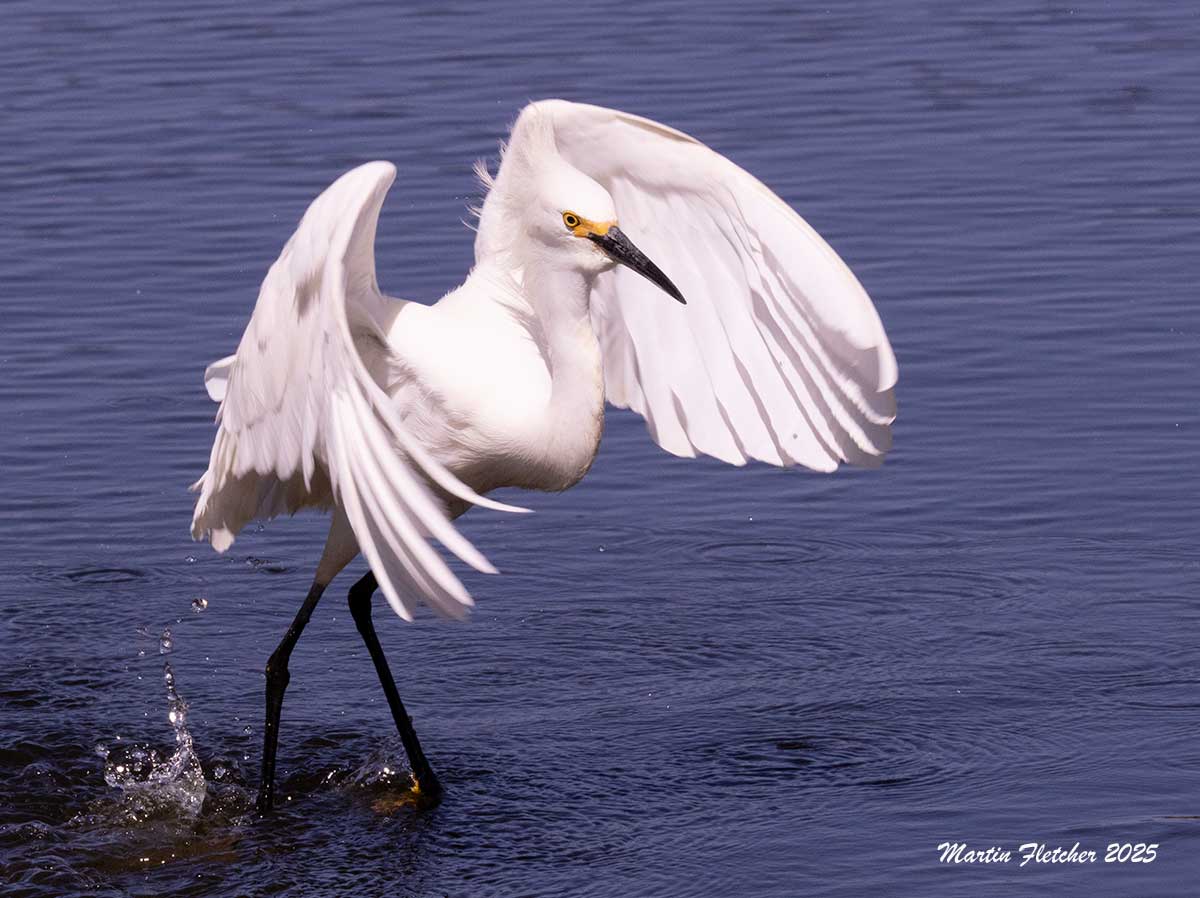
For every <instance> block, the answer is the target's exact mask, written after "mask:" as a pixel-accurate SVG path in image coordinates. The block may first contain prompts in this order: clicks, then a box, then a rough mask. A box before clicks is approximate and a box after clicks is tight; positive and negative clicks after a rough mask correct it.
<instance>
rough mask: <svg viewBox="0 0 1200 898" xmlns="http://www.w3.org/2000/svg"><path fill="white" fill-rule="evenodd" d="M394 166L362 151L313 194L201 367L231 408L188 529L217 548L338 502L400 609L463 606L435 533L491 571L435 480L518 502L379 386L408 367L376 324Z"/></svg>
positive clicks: (224, 410)
mask: <svg viewBox="0 0 1200 898" xmlns="http://www.w3.org/2000/svg"><path fill="white" fill-rule="evenodd" d="M394 178H395V168H394V167H393V166H392V165H391V164H389V163H384V162H373V163H368V164H367V165H363V166H360V167H359V168H356V169H354V170H353V171H350V172H348V173H347V174H345V175H343V176H342V177H341V178H339V179H338V180H337V181H336V182H335V183H334V184H333V185H332V186H330V187H329V188H328V189H327V190H326V191H325V192H324V193H322V194H321V195H320V196H319V197H317V199H316V200H315V201H314V202H313V203H312V205H311V206H310V207H309V209H308V211H307V212H306V213H305V215H304V217H303V219H302V220H301V222H300V224H299V226H298V227H297V229H296V232H295V233H294V234H293V235H292V238H291V239H290V240H289V241H288V243H287V245H286V246H285V247H284V249H283V252H282V253H281V254H280V256H279V259H278V260H277V261H276V262H275V264H274V265H272V266H271V269H270V271H269V272H268V274H267V276H266V278H265V280H264V281H263V285H262V289H261V290H260V292H259V297H258V302H257V303H256V305H255V309H254V313H253V315H252V316H251V318H250V322H249V324H248V325H247V327H246V331H245V333H244V334H243V336H242V340H241V342H240V344H239V346H238V351H237V353H236V354H235V355H234V356H231V357H230V358H227V359H222V360H221V361H220V362H216V363H214V364H213V365H211V366H209V369H208V371H207V372H206V373H205V383H206V387H207V389H208V391H209V395H210V396H212V397H213V398H214V399H218V400H219V401H220V402H221V406H220V409H219V411H218V413H217V421H218V424H219V427H218V430H217V435H216V437H215V439H214V442H213V449H212V453H211V455H210V458H209V466H208V470H207V471H206V472H205V473H204V475H203V476H202V477H201V478H200V480H199V481H197V483H196V484H194V488H195V489H197V490H199V492H200V497H199V499H198V500H197V502H196V510H195V514H194V517H193V520H192V534H193V536H194V537H195V538H196V539H205V538H207V539H210V540H211V541H212V543H213V546H214V547H215V548H217V549H218V550H220V551H223V550H224V549H226V548H228V546H229V545H230V544H231V543H232V542H233V538H234V536H235V535H236V533H237V532H238V531H239V530H240V529H241V527H242V526H244V525H245V524H246V523H247V521H249V520H251V519H253V518H255V517H269V516H272V515H274V514H278V513H280V512H282V511H295V510H297V508H299V507H304V506H309V505H316V506H325V507H328V506H332V505H340V506H341V507H342V508H344V510H345V512H346V517H347V519H348V520H349V521H350V525H351V527H352V529H353V531H354V535H355V538H356V540H357V542H358V545H359V549H360V550H361V551H362V553H363V555H364V556H365V557H366V559H367V562H368V563H369V564H370V566H371V569H372V571H374V573H375V576H376V579H377V580H378V581H379V585H380V588H381V589H382V591H383V593H384V595H385V596H386V597H387V599H388V602H389V603H390V604H391V606H392V608H393V609H394V610H395V611H396V613H397V614H399V615H400V616H401V617H404V618H406V619H411V618H412V614H413V611H414V608H415V603H416V600H417V599H420V600H423V601H425V602H426V603H427V604H429V605H430V606H432V607H433V608H434V609H435V610H436V611H438V612H440V613H442V614H445V615H449V616H454V617H461V616H462V615H463V614H465V613H466V610H467V609H468V608H469V607H471V605H472V604H473V602H472V600H471V597H470V595H469V594H468V593H467V591H466V589H465V588H464V587H463V585H462V583H461V582H460V581H459V579H458V577H457V576H455V574H454V572H453V571H451V570H450V568H449V566H448V565H447V564H446V562H445V561H444V560H443V559H442V557H441V556H440V554H439V553H438V552H437V551H436V550H435V549H434V548H433V546H432V545H430V543H429V541H428V537H430V536H432V537H435V538H437V539H438V540H439V541H441V542H442V544H443V545H445V546H446V547H447V548H448V549H449V550H450V551H451V552H453V553H454V554H455V555H457V556H458V557H459V558H461V559H462V560H463V561H465V562H466V563H468V564H470V565H471V566H472V567H474V568H476V569H477V570H480V571H484V572H486V573H495V568H494V567H493V566H492V565H491V564H490V563H489V562H488V561H487V559H486V558H484V556H483V555H482V554H481V553H480V552H479V551H478V549H476V548H475V547H474V546H473V545H471V543H470V542H469V541H467V540H466V539H465V538H464V537H463V536H462V535H461V534H460V533H459V532H458V531H457V530H456V529H455V528H454V526H453V525H452V524H451V523H450V521H449V519H448V518H447V515H446V512H445V509H444V507H443V506H442V504H441V502H440V501H439V500H437V499H436V498H435V497H434V496H433V494H432V492H431V491H430V489H429V487H428V486H427V483H428V482H432V483H436V484H437V485H438V486H440V487H441V488H442V489H444V490H446V491H447V492H448V493H450V494H451V495H454V496H458V497H459V498H462V499H464V500H466V501H468V502H472V503H474V504H478V505H486V506H488V507H491V508H496V509H500V510H513V511H517V510H521V509H516V508H514V507H512V506H507V505H504V504H503V503H499V502H495V501H492V500H490V499H484V498H483V497H481V496H479V495H477V494H476V493H475V492H474V491H473V490H471V489H470V488H469V487H467V486H466V485H465V484H463V483H462V482H461V481H459V480H458V479H457V478H456V477H455V476H454V475H453V474H451V473H450V472H449V471H448V470H446V468H445V467H443V466H442V465H441V464H440V463H439V462H437V461H436V460H435V459H434V458H433V457H432V456H431V455H430V454H429V453H428V452H427V451H425V449H424V448H423V447H422V446H421V445H420V444H419V443H418V442H417V440H416V439H415V438H414V437H413V435H412V434H411V433H410V432H409V431H408V429H407V428H406V427H405V426H404V423H403V421H402V420H401V417H400V415H399V413H398V412H397V410H396V409H395V408H394V407H393V405H392V401H391V398H390V396H389V395H388V393H387V392H386V391H385V390H384V389H383V387H381V385H380V384H381V383H384V384H387V383H389V382H391V381H392V380H393V379H394V378H395V376H396V371H397V370H400V371H403V370H404V365H403V360H402V359H397V358H395V357H394V356H393V355H392V354H391V352H390V350H389V349H388V347H387V343H386V341H385V339H384V336H383V334H382V332H381V331H380V329H379V326H378V324H377V322H378V321H379V320H380V316H381V314H382V313H383V312H384V311H386V308H387V304H388V303H389V302H390V300H387V299H386V298H385V297H383V295H382V294H381V293H380V292H379V289H378V286H377V284H376V280H375V260H374V242H375V228H376V223H377V221H378V216H379V210H380V207H381V206H382V204H383V199H384V196H385V195H386V193H387V190H388V188H389V187H390V186H391V184H392V181H393V180H394ZM364 346H368V347H370V350H371V351H370V353H369V354H370V356H371V362H370V364H368V362H367V361H366V359H365V357H364V354H363V350H362V347H364ZM379 368H382V369H384V370H375V369H379Z"/></svg>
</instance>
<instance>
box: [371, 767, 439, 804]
mask: <svg viewBox="0 0 1200 898" xmlns="http://www.w3.org/2000/svg"><path fill="white" fill-rule="evenodd" d="M441 801H442V784H441V783H439V782H438V778H437V777H436V776H434V775H433V773H432V771H431V772H429V773H427V774H426V775H425V776H424V777H417V776H416V775H415V774H414V775H412V785H411V786H410V787H409V788H407V789H405V790H404V791H403V792H401V793H400V794H399V795H386V796H384V797H382V798H377V799H375V801H373V802H371V810H373V811H374V812H375V813H376V814H394V813H395V812H396V811H399V810H400V809H401V808H412V809H413V810H417V811H431V810H433V809H434V808H436V807H437V806H438V805H439V804H441Z"/></svg>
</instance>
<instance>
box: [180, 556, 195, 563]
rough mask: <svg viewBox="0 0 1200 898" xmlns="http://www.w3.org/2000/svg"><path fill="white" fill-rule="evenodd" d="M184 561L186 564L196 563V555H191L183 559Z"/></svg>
mask: <svg viewBox="0 0 1200 898" xmlns="http://www.w3.org/2000/svg"><path fill="white" fill-rule="evenodd" d="M183 563H184V564H195V563H196V556H195V555H189V556H188V557H187V558H185V559H183Z"/></svg>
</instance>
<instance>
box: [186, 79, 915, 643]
mask: <svg viewBox="0 0 1200 898" xmlns="http://www.w3.org/2000/svg"><path fill="white" fill-rule="evenodd" d="M394 177H395V169H394V168H393V167H392V166H391V165H390V164H388V163H384V162H372V163H368V164H367V165H363V166H361V167H359V168H357V169H354V170H353V171H351V172H349V173H347V174H346V175H343V176H342V177H341V178H339V179H338V180H337V181H336V182H335V183H334V184H333V185H332V186H330V187H329V188H328V189H327V190H326V191H325V192H324V193H323V194H321V196H319V197H318V198H317V199H316V200H315V201H314V202H313V204H312V206H310V207H309V209H308V211H307V213H306V214H305V215H304V218H303V219H302V220H301V222H300V224H299V226H298V228H297V230H296V232H295V234H294V235H293V236H292V238H291V240H290V241H289V242H288V244H287V246H285V247H284V250H283V252H282V254H281V255H280V257H279V259H278V260H277V261H276V262H275V264H274V265H273V266H272V267H271V269H270V271H269V272H268V274H267V277H266V279H265V280H264V282H263V285H262V289H261V292H260V294H259V298H258V303H257V305H256V306H255V309H254V314H253V316H252V317H251V319H250V323H249V325H248V326H247V328H246V332H245V334H244V336H243V337H242V340H241V343H240V344H239V346H238V349H237V353H236V354H235V355H234V356H231V357H229V358H227V359H222V360H221V361H219V362H216V363H214V364H213V365H211V366H210V367H209V369H208V371H207V372H206V375H205V382H206V385H207V388H208V391H209V395H210V396H212V398H213V399H214V400H217V401H220V402H221V406H220V410H219V412H218V416H217V420H218V422H219V429H218V432H217V436H216V439H215V441H214V444H213V448H212V454H211V457H210V461H209V466H208V470H207V471H206V472H205V473H204V475H203V476H202V477H201V478H200V480H199V481H198V482H197V483H196V484H195V488H196V489H198V490H199V492H200V496H199V499H198V501H197V503H196V510H195V516H194V519H193V524H192V532H193V535H194V536H195V537H196V538H197V539H206V538H207V539H210V540H211V542H212V544H213V546H214V547H215V548H216V549H217V550H218V551H223V550H224V549H226V548H228V546H229V545H230V544H231V543H232V541H233V538H234V536H235V535H236V534H237V532H238V531H239V530H240V529H241V527H242V526H244V525H245V524H246V523H247V522H248V521H250V520H252V519H255V518H263V517H271V516H273V515H276V514H279V513H282V512H285V511H287V512H291V511H295V510H297V509H300V508H304V507H318V508H325V509H331V510H333V512H334V514H333V522H332V525H331V530H330V537H329V540H328V542H327V544H326V547H325V552H324V555H323V556H322V559H321V563H320V565H319V566H318V571H317V581H318V583H320V584H322V585H323V584H325V583H328V582H329V580H331V579H332V578H333V576H334V575H335V574H336V573H337V572H338V571H339V570H341V569H342V568H343V567H344V566H345V565H346V564H348V563H349V562H350V561H351V560H352V559H353V558H354V556H355V555H356V554H357V553H358V551H359V550H361V551H362V553H363V554H364V555H365V556H366V559H367V561H368V563H369V564H370V566H371V569H372V571H373V572H374V573H375V575H376V578H377V579H378V581H379V585H380V587H381V588H382V589H383V591H384V593H385V595H386V596H387V598H388V600H389V602H390V603H391V605H392V607H393V608H394V609H395V610H396V612H397V613H398V614H400V615H401V616H402V617H405V618H406V619H408V618H411V615H412V613H413V610H414V608H415V604H416V601H417V600H421V601H424V602H425V603H427V604H429V605H430V606H432V607H433V608H434V609H435V610H437V611H439V612H441V613H443V614H447V615H451V616H461V615H462V614H463V613H464V612H465V610H466V609H467V607H469V606H470V605H471V604H472V601H471V597H470V595H469V594H468V593H467V591H466V590H465V589H464V587H463V586H462V584H461V583H460V582H459V580H458V578H457V577H456V576H455V575H454V573H453V572H452V571H451V570H450V569H449V568H448V567H447V566H446V564H445V563H444V562H443V561H442V559H441V557H440V556H439V554H438V553H437V552H436V551H435V550H434V548H433V547H432V546H431V545H430V544H429V542H428V539H429V538H430V537H432V538H436V539H437V540H439V541H440V542H441V543H443V544H444V545H445V546H447V547H448V548H449V549H450V550H451V551H452V552H454V554H456V555H457V556H458V557H459V558H461V559H463V560H464V561H466V562H467V563H469V564H471V565H472V566H473V567H475V568H476V569H478V570H481V571H485V572H493V571H494V568H492V566H491V565H490V564H489V563H488V562H487V560H486V559H485V558H484V557H483V555H482V554H480V552H479V551H478V550H477V549H476V548H475V547H474V546H472V545H471V544H470V543H469V542H468V541H467V540H466V539H464V538H463V537H462V535H461V534H459V533H458V532H457V530H456V529H455V528H454V526H453V525H452V524H451V520H452V519H453V518H454V517H457V516H458V515H459V514H462V513H463V511H465V510H466V509H467V508H468V507H470V506H471V505H485V506H488V507H491V508H495V509H499V510H506V511H520V510H522V509H518V508H515V507H513V506H509V505H503V504H500V503H496V502H493V501H491V500H489V499H487V498H485V496H484V494H486V493H487V492H488V491H490V490H493V489H496V488H498V487H502V486H520V487H525V488H530V489H545V490H560V489H565V488H567V487H569V486H571V485H572V484H573V483H575V482H577V481H578V480H579V478H581V477H582V476H583V475H584V474H585V473H586V471H587V469H588V467H589V466H590V465H591V462H592V460H593V458H594V457H595V453H596V451H597V448H598V445H599V440H600V432H601V429H602V422H603V408H604V402H605V400H606V399H607V401H608V402H610V403H612V404H613V405H616V406H621V407H628V408H631V409H633V410H634V411H636V412H638V413H639V414H641V415H642V416H644V417H645V418H646V421H647V423H648V426H649V429H650V433H651V435H652V436H653V438H654V440H655V441H656V442H657V443H658V444H659V445H660V446H662V447H663V448H664V449H666V450H667V451H669V452H672V453H674V454H676V455H682V456H694V455H697V454H707V455H712V456H715V457H717V458H720V459H722V460H724V461H727V462H731V463H733V464H744V463H745V462H746V461H747V460H748V459H758V460H761V461H765V462H769V463H771V464H774V465H785V466H787V465H803V466H806V467H809V468H813V469H816V470H820V471H832V470H834V469H835V468H836V467H837V466H838V463H839V462H842V461H846V462H851V463H855V464H871V463H876V462H878V461H879V460H880V459H882V457H883V455H884V454H885V453H886V452H887V451H888V449H889V447H890V445H891V435H890V425H891V423H892V421H893V419H894V417H895V405H894V400H893V395H892V389H893V386H894V384H895V382H896V376H897V369H896V361H895V357H894V356H893V354H892V350H891V347H890V346H889V344H888V339H887V336H886V334H885V333H884V330H883V327H882V325H881V324H880V321H879V317H878V315H877V314H876V312H875V309H874V307H873V306H872V304H871V301H870V299H869V298H868V296H867V294H866V292H865V291H864V290H863V288H862V286H861V285H860V284H859V282H858V281H857V279H856V278H855V277H854V275H853V274H852V273H851V271H850V269H849V268H847V267H846V265H845V264H844V263H843V262H842V260H841V259H839V258H838V256H837V254H836V253H835V252H834V251H833V250H832V249H831V248H830V247H829V246H828V244H826V243H825V241H824V240H822V239H821V237H820V236H819V235H818V234H817V233H816V232H815V231H814V230H813V229H812V228H810V227H809V226H808V225H807V224H806V223H805V222H804V221H803V219H801V218H800V217H799V216H798V215H796V213H795V212H793V211H792V210H791V209H790V208H789V207H788V206H787V205H786V204H785V203H783V201H782V200H780V199H779V198H778V197H777V196H776V195H775V194H773V193H772V192H771V191H770V190H768V189H767V188H766V187H765V186H763V185H762V184H761V183H760V182H759V181H757V180H756V179H755V178H754V177H752V176H751V175H749V174H748V173H746V172H745V171H743V170H742V169H740V168H738V167H737V166H736V165H734V164H733V163H732V162H730V161H729V160H727V159H725V158H724V157H722V156H720V155H719V154H717V153H715V152H714V151H712V150H711V149H709V148H708V147H705V146H704V145H703V144H701V143H698V142H697V141H695V140H693V139H692V138H690V137H687V136H686V135H683V134H681V133H679V132H677V131H674V130H672V129H670V128H667V127H665V126H663V125H659V124H657V123H655V122H652V121H648V120H646V119H641V118H637V117H635V116H631V115H627V114H625V113H621V112H617V111H614V110H609V109H601V108H598V107H595V106H586V105H581V104H576V103H568V102H565V101H562V100H548V101H542V102H539V103H534V104H531V105H530V106H528V107H526V108H525V110H523V111H522V113H521V115H520V117H519V118H518V120H517V122H516V124H515V125H514V127H513V131H512V135H511V138H510V141H509V143H508V146H507V148H506V150H505V152H504V155H503V158H502V162H501V165H500V169H499V171H498V173H497V174H496V177H495V179H494V181H492V180H491V179H490V178H488V179H487V181H488V183H489V186H490V190H489V192H488V195H487V198H486V200H485V202H484V204H483V208H482V210H481V212H480V222H479V232H478V236H477V239H476V246H475V251H476V252H475V263H476V264H475V267H474V268H473V269H472V271H471V273H470V274H469V275H468V277H467V279H466V281H465V282H464V284H463V285H462V286H461V287H459V288H458V289H456V290H454V291H452V292H451V293H449V294H447V295H446V296H445V297H443V298H442V299H441V300H440V301H439V302H438V303H436V304H435V305H433V306H423V305H420V304H417V303H411V302H405V301H403V300H394V299H390V298H388V297H385V296H383V295H382V294H381V293H380V292H379V289H378V285H377V283H376V279H375V265H374V238H375V226H376V221H377V219H378V215H379V210H380V207H381V205H382V203H383V199H384V196H385V194H386V191H387V189H388V187H389V186H390V185H391V183H392V181H393V179H394ZM572 221H575V222H578V224H577V225H575V226H572V225H571V224H570V223H571V222H572ZM617 224H619V228H618V227H616V225H617ZM625 235H627V236H628V238H630V239H632V242H633V243H636V244H637V245H638V247H639V248H640V249H641V250H643V251H644V252H645V254H646V256H648V257H649V258H650V259H653V260H655V261H656V262H657V263H658V264H659V265H661V266H662V267H663V269H664V270H665V273H666V278H662V277H659V275H661V272H657V269H655V268H654V266H653V265H650V266H649V268H647V267H646V265H645V264H642V262H644V258H643V259H642V261H639V260H638V257H637V256H635V255H630V253H631V252H632V253H636V250H635V249H634V248H633V247H632V246H631V245H629V244H628V242H627V241H625ZM622 241H625V242H624V243H622ZM622 253H624V254H625V255H624V256H622V255H621V254H622ZM618 257H620V260H621V261H624V262H626V265H631V266H632V268H631V267H615V261H614V260H615V259H617V258H618ZM630 260H632V261H630ZM634 268H639V269H640V271H641V274H640V275H639V273H638V272H637V271H635V270H633V269H634ZM667 278H669V281H668V280H667ZM652 280H653V281H654V282H652ZM672 281H673V282H674V285H675V286H677V287H678V289H679V291H680V292H681V293H682V294H683V296H684V297H685V298H686V300H687V305H681V304H679V303H676V302H674V301H672V299H671V297H670V296H669V295H667V293H665V292H664V290H665V289H667V288H666V286H664V284H668V285H669V283H670V282H672Z"/></svg>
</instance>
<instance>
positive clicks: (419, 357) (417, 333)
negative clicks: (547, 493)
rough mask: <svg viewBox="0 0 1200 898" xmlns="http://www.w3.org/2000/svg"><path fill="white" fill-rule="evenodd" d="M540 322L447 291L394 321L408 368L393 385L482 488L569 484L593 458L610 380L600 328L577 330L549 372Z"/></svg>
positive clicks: (416, 422) (454, 463)
mask: <svg viewBox="0 0 1200 898" xmlns="http://www.w3.org/2000/svg"><path fill="white" fill-rule="evenodd" d="M452 298H453V295H452V296H451V297H448V298H447V299H452ZM535 330H536V328H534V329H533V330H531V329H530V328H529V327H528V326H527V324H525V323H523V322H522V321H521V320H520V319H519V318H514V317H513V316H512V315H511V314H510V312H509V310H507V309H505V308H504V307H502V306H498V305H494V304H492V305H481V304H474V305H467V304H465V303H455V302H453V301H451V302H447V300H443V301H442V302H440V303H438V305H436V306H433V307H427V306H421V305H418V304H416V303H408V304H406V305H405V306H404V308H403V309H402V310H401V312H400V314H398V315H397V317H396V319H395V321H394V322H393V323H392V324H391V327H390V329H389V333H388V342H389V344H391V346H392V348H393V349H394V350H395V352H396V354H397V356H398V357H399V358H400V359H403V360H404V363H405V367H406V368H407V369H409V370H408V371H406V372H402V373H401V376H400V377H399V378H398V382H397V383H396V384H395V385H394V387H393V390H392V393H393V395H394V397H395V401H396V403H397V406H398V407H399V409H400V411H401V414H402V415H403V416H404V418H405V423H406V424H407V425H408V426H409V427H410V428H411V429H412V430H413V432H414V434H416V435H417V436H418V437H419V438H420V439H421V440H422V442H423V443H424V444H425V445H426V447H427V448H428V449H429V450H430V451H431V452H433V454H434V456H435V457H436V458H438V460H439V461H441V462H442V463H443V464H444V465H446V467H447V468H449V469H450V470H451V471H452V472H454V474H455V475H456V476H458V477H459V478H460V479H461V480H463V481H464V482H465V483H467V484H469V485H470V486H471V487H472V488H473V489H475V490H476V491H478V492H486V491H488V490H492V489H497V488H499V487H504V486H517V487H523V488H526V489H538V490H562V489H566V488H567V487H569V486H572V485H573V484H575V483H577V482H578V481H579V479H580V478H581V477H583V475H584V474H586V473H587V471H588V468H590V467H591V464H592V461H593V460H594V459H595V457H596V452H597V450H598V448H599V445H600V434H601V430H602V428H603V420H604V383H603V374H602V369H601V365H600V350H599V345H598V344H597V342H596V338H595V335H594V333H592V331H591V328H590V326H589V327H587V328H584V329H581V330H580V332H579V333H577V334H572V335H570V337H571V339H572V340H573V342H574V345H572V346H571V347H570V351H569V352H566V353H564V352H562V351H560V352H559V353H558V354H557V358H558V364H556V365H555V367H554V370H553V373H552V371H551V366H550V363H549V361H548V359H547V358H546V353H545V351H544V347H543V346H542V345H541V344H540V343H539V340H538V339H537V335H536V334H535V333H534V332H533V331H535Z"/></svg>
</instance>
